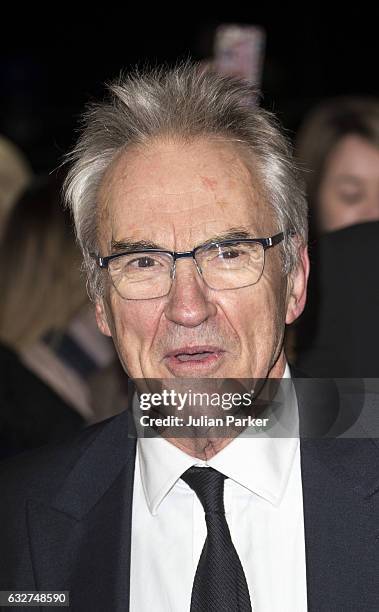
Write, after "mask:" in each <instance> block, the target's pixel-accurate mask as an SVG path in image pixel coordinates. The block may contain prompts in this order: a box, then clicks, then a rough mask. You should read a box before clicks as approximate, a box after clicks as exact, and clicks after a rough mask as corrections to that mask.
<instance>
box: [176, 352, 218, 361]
mask: <svg viewBox="0 0 379 612" xmlns="http://www.w3.org/2000/svg"><path fill="white" fill-rule="evenodd" d="M209 355H212V353H193V354H191V355H190V354H189V353H182V354H181V355H177V356H176V358H177V359H178V360H179V361H195V360H199V359H206V358H207V357H208V356H209Z"/></svg>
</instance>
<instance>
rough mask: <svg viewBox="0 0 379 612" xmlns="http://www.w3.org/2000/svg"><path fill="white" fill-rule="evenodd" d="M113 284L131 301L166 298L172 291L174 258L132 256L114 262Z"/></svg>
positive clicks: (134, 254) (112, 271) (154, 254)
mask: <svg viewBox="0 0 379 612" xmlns="http://www.w3.org/2000/svg"><path fill="white" fill-rule="evenodd" d="M108 270H109V274H110V277H111V280H112V283H113V285H114V287H115V289H116V290H117V292H118V293H119V295H120V296H121V297H123V298H125V299H128V300H143V299H148V298H154V297H162V296H163V295H166V294H167V293H168V292H169V291H170V287H171V270H172V258H171V256H170V255H169V254H167V253H151V252H149V251H146V252H141V253H130V254H127V255H121V256H120V257H115V258H114V259H111V260H110V262H109V265H108Z"/></svg>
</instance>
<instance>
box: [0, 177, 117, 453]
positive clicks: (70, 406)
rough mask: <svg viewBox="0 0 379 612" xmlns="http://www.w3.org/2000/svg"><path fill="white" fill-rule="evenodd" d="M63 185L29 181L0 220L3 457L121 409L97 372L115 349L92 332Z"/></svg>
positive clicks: (114, 385)
mask: <svg viewBox="0 0 379 612" xmlns="http://www.w3.org/2000/svg"><path fill="white" fill-rule="evenodd" d="M60 187H61V181H60V180H59V179H58V177H49V178H43V179H37V180H35V181H34V182H33V184H31V185H30V187H29V188H28V189H27V190H26V191H25V192H24V193H23V194H22V195H21V197H20V199H19V200H18V202H17V203H16V204H15V205H14V207H13V210H12V211H11V213H10V215H9V217H8V221H7V223H6V225H5V226H4V234H3V239H2V242H1V245H0V295H1V301H0V342H1V348H0V361H1V371H2V377H1V383H0V407H1V412H0V447H1V448H0V453H2V455H3V456H4V455H8V454H12V453H15V452H18V451H21V450H24V449H27V448H31V447H35V446H40V445H41V444H44V443H45V442H48V441H51V440H54V439H55V438H56V437H60V436H62V435H64V434H65V433H67V432H70V431H71V430H73V429H77V428H79V427H80V426H81V425H83V424H84V423H86V422H93V421H96V420H99V419H101V418H104V417H105V416H109V412H110V413H111V414H114V413H115V412H118V411H120V406H119V405H118V402H117V401H115V394H117V393H116V391H115V388H116V389H117V383H115V380H112V381H111V380H110V378H111V379H112V376H111V377H109V376H107V375H105V376H104V371H108V368H110V371H112V367H111V364H112V361H113V358H114V355H115V353H114V350H113V347H112V345H111V344H110V343H109V342H108V341H107V339H105V338H104V337H103V336H102V335H101V334H100V333H99V331H98V330H97V326H96V322H95V318H94V316H93V313H92V310H91V309H90V306H89V300H88V297H87V293H86V287H85V282H84V279H83V278H82V277H81V273H80V254H79V250H78V247H77V245H76V243H75V239H74V234H73V230H72V227H71V220H70V215H69V213H68V212H67V211H65V210H63V208H62V205H61V201H60ZM100 373H101V375H100ZM99 375H100V378H99ZM116 378H117V377H116ZM99 381H100V382H99ZM92 384H94V386H95V393H94V392H92V386H91V385H92ZM107 384H108V385H110V387H111V390H110V389H109V388H107ZM104 386H105V388H104ZM113 392H114V393H113ZM109 395H112V402H114V403H113V404H112V403H110V402H109V401H108V399H109V397H108V396H109ZM95 399H96V401H97V404H96V401H95ZM98 404H100V405H98ZM99 413H100V414H99Z"/></svg>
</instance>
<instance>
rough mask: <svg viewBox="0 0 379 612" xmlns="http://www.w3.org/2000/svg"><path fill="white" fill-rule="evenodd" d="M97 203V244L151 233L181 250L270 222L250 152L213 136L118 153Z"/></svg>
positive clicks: (265, 226) (262, 228) (266, 226)
mask: <svg viewBox="0 0 379 612" xmlns="http://www.w3.org/2000/svg"><path fill="white" fill-rule="evenodd" d="M249 161H250V158H249ZM100 209H101V211H102V214H101V221H102V227H101V228H100V240H101V242H102V244H103V245H104V244H105V243H106V244H108V245H109V242H110V241H111V240H114V241H122V240H124V239H126V238H128V239H132V240H141V239H149V240H152V241H157V243H159V244H161V245H162V246H166V247H167V248H175V249H177V248H179V247H180V248H183V249H184V248H189V247H191V248H192V246H194V243H198V242H200V241H201V240H206V239H208V238H209V236H212V235H213V234H217V233H221V232H224V231H226V230H228V229H231V228H235V227H246V228H249V229H251V231H252V232H256V233H260V234H261V233H262V232H266V233H267V231H269V229H271V228H272V218H271V211H270V209H269V207H268V206H267V203H266V199H265V197H264V195H263V189H262V183H261V180H260V179H259V172H258V168H257V167H256V168H254V160H253V157H251V162H250V163H249V165H248V164H247V156H246V154H245V155H243V154H242V152H241V150H240V149H238V148H237V147H236V146H234V145H231V144H230V143H227V142H219V141H211V140H209V141H208V140H198V141H192V142H174V141H157V142H154V143H149V144H147V145H144V146H143V147H139V148H134V149H131V150H129V151H128V152H126V153H124V154H122V156H120V157H119V159H118V160H117V161H116V163H115V164H114V165H113V167H112V168H111V169H110V170H109V171H108V173H107V176H106V177H105V180H104V182H103V185H102V188H101V191H100ZM179 242H180V244H179Z"/></svg>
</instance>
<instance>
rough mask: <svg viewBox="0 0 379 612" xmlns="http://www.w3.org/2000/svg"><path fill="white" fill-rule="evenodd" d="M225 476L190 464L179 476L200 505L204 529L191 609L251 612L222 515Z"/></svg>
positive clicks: (192, 611) (237, 559) (244, 584)
mask: <svg viewBox="0 0 379 612" xmlns="http://www.w3.org/2000/svg"><path fill="white" fill-rule="evenodd" d="M225 478H226V476H224V474H221V473H220V472H217V471H216V470H214V469H213V468H206V467H204V468H202V467H191V468H190V469H189V470H187V471H186V472H184V474H183V475H182V479H183V480H184V481H185V482H186V483H187V484H188V485H189V486H190V487H191V489H193V490H194V491H195V493H196V495H197V497H198V498H199V500H200V502H201V504H202V506H203V508H204V512H205V521H206V524H207V531H208V533H207V539H206V540H205V543H204V547H203V550H202V553H201V556H200V561H199V564H198V566H197V570H196V574H195V579H194V581H193V588H192V598H191V612H251V603H250V596H249V590H248V587H247V583H246V578H245V574H244V571H243V569H242V565H241V561H240V559H239V556H238V554H237V551H236V549H235V548H234V544H233V542H232V538H231V536H230V531H229V527H228V523H227V522H226V518H225V509H224V480H225Z"/></svg>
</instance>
